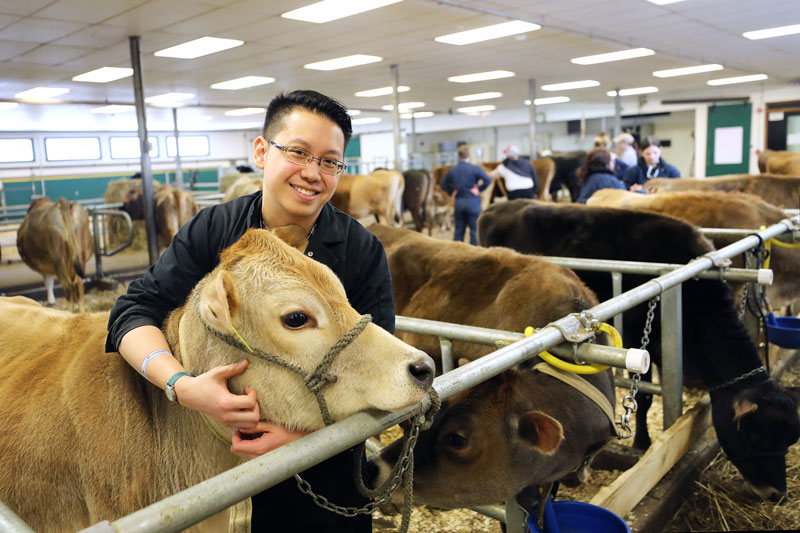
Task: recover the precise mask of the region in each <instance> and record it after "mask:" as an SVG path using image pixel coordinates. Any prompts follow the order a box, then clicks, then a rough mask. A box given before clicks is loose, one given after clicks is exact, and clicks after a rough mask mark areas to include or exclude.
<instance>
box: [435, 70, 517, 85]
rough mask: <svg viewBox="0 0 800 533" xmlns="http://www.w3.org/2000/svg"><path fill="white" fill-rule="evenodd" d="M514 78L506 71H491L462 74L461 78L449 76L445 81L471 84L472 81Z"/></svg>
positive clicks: (511, 73)
mask: <svg viewBox="0 0 800 533" xmlns="http://www.w3.org/2000/svg"><path fill="white" fill-rule="evenodd" d="M512 76H516V74H514V73H513V72H510V71H508V70H491V71H489V72H476V73H475V74H463V75H461V76H450V77H449V78H447V81H452V82H455V83H472V82H474V81H485V80H496V79H499V78H510V77H512Z"/></svg>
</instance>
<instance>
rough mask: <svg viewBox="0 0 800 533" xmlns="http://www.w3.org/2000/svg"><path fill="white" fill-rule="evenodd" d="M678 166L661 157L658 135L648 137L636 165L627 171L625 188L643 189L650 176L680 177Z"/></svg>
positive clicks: (643, 142)
mask: <svg viewBox="0 0 800 533" xmlns="http://www.w3.org/2000/svg"><path fill="white" fill-rule="evenodd" d="M680 177H681V173H680V172H679V171H678V169H677V168H675V167H674V166H672V165H670V164H669V163H667V162H666V161H664V160H663V159H661V141H659V140H658V137H654V136H650V137H646V138H645V140H644V141H642V155H641V157H639V161H638V162H637V164H636V165H634V166H632V167H630V168H629V169H628V170H627V171H625V177H624V179H623V181H624V182H625V188H627V189H629V190H631V191H638V190H641V189H642V185H644V183H645V182H646V181H647V180H649V179H650V178H680Z"/></svg>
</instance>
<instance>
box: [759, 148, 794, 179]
mask: <svg viewBox="0 0 800 533" xmlns="http://www.w3.org/2000/svg"><path fill="white" fill-rule="evenodd" d="M758 169H759V170H760V171H761V173H763V174H782V175H784V176H800V154H798V153H796V152H786V151H773V150H764V151H763V152H762V153H760V154H759V155H758Z"/></svg>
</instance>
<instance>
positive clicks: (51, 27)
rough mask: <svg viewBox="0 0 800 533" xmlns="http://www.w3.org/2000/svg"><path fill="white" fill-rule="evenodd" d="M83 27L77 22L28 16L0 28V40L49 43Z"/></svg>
mask: <svg viewBox="0 0 800 533" xmlns="http://www.w3.org/2000/svg"><path fill="white" fill-rule="evenodd" d="M85 27H86V24H81V23H78V22H68V21H62V20H50V19H39V18H32V17H29V18H24V19H21V20H20V21H19V22H15V23H14V24H12V25H10V26H8V27H6V28H4V29H2V30H0V40H7V41H21V42H24V43H49V42H50V41H55V40H56V39H59V38H61V37H64V36H65V35H68V34H70V33H72V32H75V31H78V30H82V29H84V28H85Z"/></svg>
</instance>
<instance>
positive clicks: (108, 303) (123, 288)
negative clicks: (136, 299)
mask: <svg viewBox="0 0 800 533" xmlns="http://www.w3.org/2000/svg"><path fill="white" fill-rule="evenodd" d="M127 290H128V284H127V283H120V284H118V285H117V288H116V289H114V290H106V291H102V290H99V289H92V290H89V291H86V293H85V294H84V295H83V307H84V311H85V312H87V313H94V312H98V311H110V310H111V308H112V307H113V306H114V302H115V301H117V298H119V297H120V296H122V295H123V294H125V292H127ZM55 308H56V309H59V310H61V311H69V310H70V307H69V303H67V300H66V298H64V297H61V298H56V305H55Z"/></svg>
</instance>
